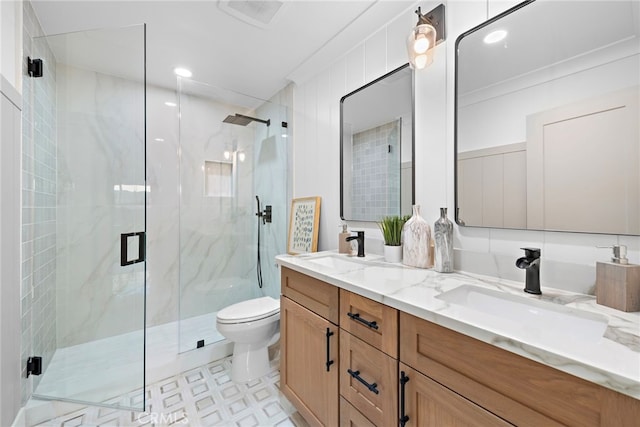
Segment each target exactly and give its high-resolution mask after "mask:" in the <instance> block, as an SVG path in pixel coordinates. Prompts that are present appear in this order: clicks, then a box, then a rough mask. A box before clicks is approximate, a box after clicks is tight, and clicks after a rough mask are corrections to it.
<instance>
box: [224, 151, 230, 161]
mask: <svg viewBox="0 0 640 427" xmlns="http://www.w3.org/2000/svg"><path fill="white" fill-rule="evenodd" d="M224 158H225V160H229V159H230V158H231V153H230V152H229V151H225V152H224Z"/></svg>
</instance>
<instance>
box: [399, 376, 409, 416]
mask: <svg viewBox="0 0 640 427" xmlns="http://www.w3.org/2000/svg"><path fill="white" fill-rule="evenodd" d="M407 382H409V377H408V376H406V375H405V374H404V371H401V372H400V427H404V425H405V424H406V423H407V421H409V415H407V414H405V412H404V395H405V385H406V384H407Z"/></svg>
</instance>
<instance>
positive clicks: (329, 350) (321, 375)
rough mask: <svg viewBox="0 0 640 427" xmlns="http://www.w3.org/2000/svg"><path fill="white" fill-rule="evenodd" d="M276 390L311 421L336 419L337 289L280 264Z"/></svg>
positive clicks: (333, 421)
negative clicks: (279, 350)
mask: <svg viewBox="0 0 640 427" xmlns="http://www.w3.org/2000/svg"><path fill="white" fill-rule="evenodd" d="M281 289H282V296H283V297H282V298H281V301H280V346H281V356H280V390H281V391H282V393H283V394H284V395H285V396H286V397H287V398H288V399H289V401H290V402H291V403H293V405H294V406H295V407H296V408H297V409H298V411H299V412H300V414H301V415H302V416H303V417H304V418H305V420H306V421H307V422H308V423H309V424H311V425H317V426H323V425H324V426H335V425H338V422H339V419H338V415H339V400H338V395H339V389H338V375H339V374H338V370H339V353H338V350H339V348H338V345H339V335H340V331H339V328H338V326H337V322H338V299H339V290H338V288H337V287H335V286H332V285H329V284H327V283H325V282H322V281H320V280H317V279H314V278H312V277H310V276H307V275H304V274H301V273H298V272H296V271H293V270H290V269H288V268H285V267H282V269H281Z"/></svg>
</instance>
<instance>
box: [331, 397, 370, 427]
mask: <svg viewBox="0 0 640 427" xmlns="http://www.w3.org/2000/svg"><path fill="white" fill-rule="evenodd" d="M340 425H341V426H353V427H376V425H375V424H373V423H372V422H371V421H369V420H368V419H367V417H365V416H364V415H362V414H361V413H360V411H358V410H357V409H356V408H354V407H353V406H352V405H351V404H350V403H349V402H347V401H346V400H345V399H344V397H342V396H340Z"/></svg>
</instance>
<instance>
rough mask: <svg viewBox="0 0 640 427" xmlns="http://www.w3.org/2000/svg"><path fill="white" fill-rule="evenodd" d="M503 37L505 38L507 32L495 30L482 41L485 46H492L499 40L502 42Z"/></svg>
mask: <svg viewBox="0 0 640 427" xmlns="http://www.w3.org/2000/svg"><path fill="white" fill-rule="evenodd" d="M505 37H507V32H506V31H505V30H496V31H492V32H490V33H489V34H487V35H486V36H485V37H484V39H483V41H484V42H485V43H486V44H493V43H498V42H499V41H500V40H503V39H504V38H505Z"/></svg>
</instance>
